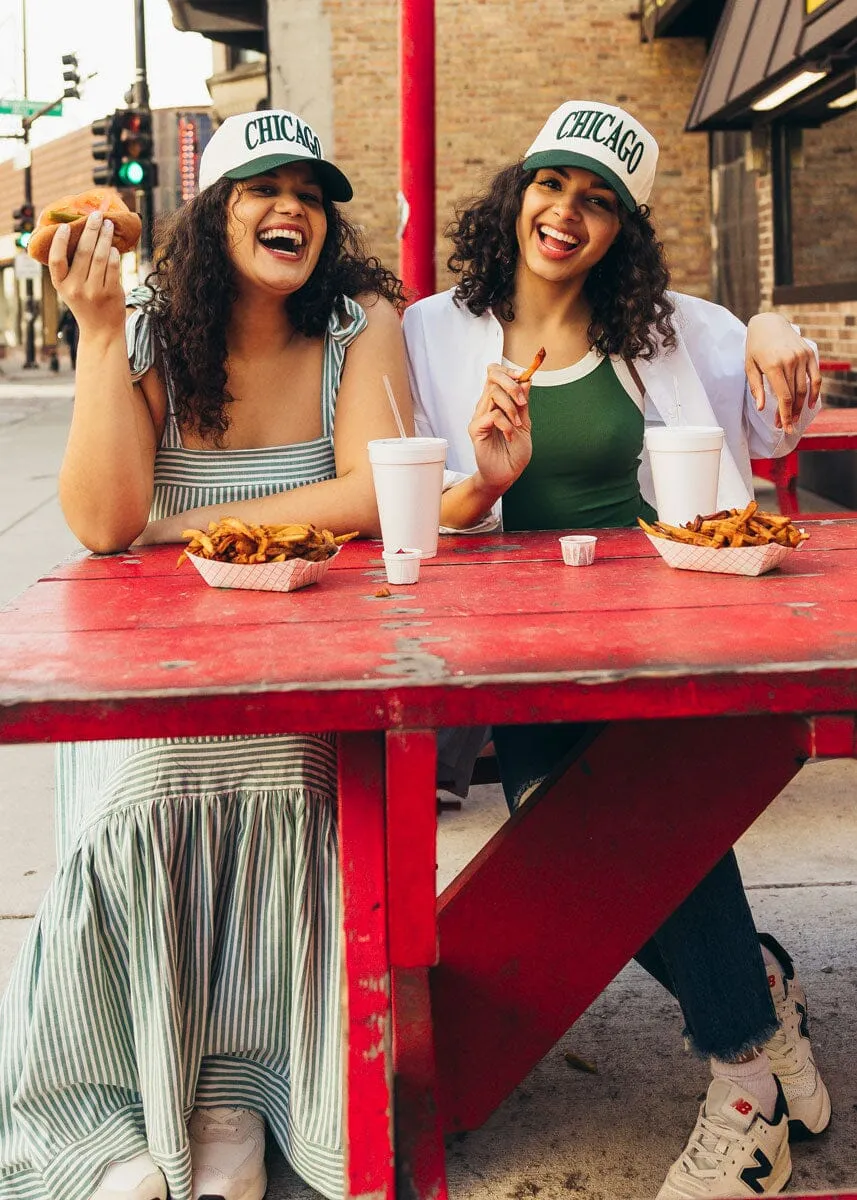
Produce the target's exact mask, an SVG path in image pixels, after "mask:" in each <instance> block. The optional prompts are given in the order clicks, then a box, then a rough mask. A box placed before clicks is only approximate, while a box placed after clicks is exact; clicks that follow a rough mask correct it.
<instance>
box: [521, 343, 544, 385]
mask: <svg viewBox="0 0 857 1200" xmlns="http://www.w3.org/2000/svg"><path fill="white" fill-rule="evenodd" d="M546 354H547V350H545V348H544V346H539V348H538V350H537V351H536V357H535V358H534V359H533V361H532V362H531V363H530V365H529V366H528V367H527V369H526V371H522V372H521V374H520V375H519V376H518V383H526V382H527V380H528V379H532V377H533V376H534V375H535V373H536V371H538V369H539V367H540V366H541V365H542V363H543V362H544V361H545V355H546Z"/></svg>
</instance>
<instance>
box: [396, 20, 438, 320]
mask: <svg viewBox="0 0 857 1200" xmlns="http://www.w3.org/2000/svg"><path fill="white" fill-rule="evenodd" d="M399 14H400V15H399V22H400V25H399V79H400V84H399V87H400V130H401V133H400V146H399V161H400V168H399V179H400V192H399V237H400V240H401V250H400V253H399V274H400V275H401V277H402V280H403V281H404V284H405V287H406V289H407V290H408V293H409V295H410V296H411V297H412V298H413V299H418V298H419V297H421V296H430V295H432V293H433V292H434V291H435V249H434V247H435V212H434V188H435V166H434V164H435V148H434V123H435V114H434V109H435V95H434V0H400V6H399Z"/></svg>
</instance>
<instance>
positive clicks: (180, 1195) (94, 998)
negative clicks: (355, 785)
mask: <svg viewBox="0 0 857 1200" xmlns="http://www.w3.org/2000/svg"><path fill="white" fill-rule="evenodd" d="M345 308H346V318H347V319H346V320H345V324H344V326H343V323H342V322H340V320H339V318H338V317H337V316H336V315H334V316H333V317H331V320H330V323H329V326H328V330H327V334H326V337H325V355H324V376H323V386H322V398H321V399H322V411H323V435H322V437H320V438H318V439H316V440H314V441H311V442H305V443H302V444H300V445H294V446H280V447H274V448H262V449H256V450H205V451H199V450H186V449H184V448H183V446H182V443H181V436H180V432H179V428H178V424H177V422H176V420H175V418H174V416H173V415H172V409H173V406H172V394H171V391H170V388H169V381H167V386H168V395H169V414H168V419H167V423H166V429H165V432H164V436H163V439H162V442H161V446H160V448H159V450H158V453H157V455H156V462H155V493H154V502H153V508H152V517H153V518H159V517H165V516H168V515H171V514H174V513H177V512H182V511H184V510H187V509H189V508H193V507H196V506H201V505H206V504H222V503H225V502H228V501H231V500H244V499H250V498H256V497H260V496H265V495H269V494H271V493H273V492H278V491H282V490H284V489H288V488H292V487H297V486H299V485H301V484H306V483H314V482H317V481H321V480H325V479H330V478H332V477H333V476H334V475H335V463H334V454H333V416H334V405H335V400H336V393H337V389H338V386H339V380H340V376H341V372H342V366H343V361H344V357H345V350H346V347H347V346H348V344H349V343H350V342H351V341H352V340H353V339H354V338H355V337H356V336H357V335H358V334H359V333H360V332H361V331H362V330H363V328H364V327H365V324H366V317H365V314H364V312H363V310H362V309H361V308H360V306H359V305H357V304H356V303H354V302H353V301H351V300H346V301H345ZM128 343H129V356H130V358H131V363H132V370H133V371H134V372H135V373H140V372H142V371H143V370H145V369H146V367H147V366H149V365H150V364H151V362H152V335H151V330H150V321H149V318H148V316H146V315H145V314H144V313H142V312H141V311H140V310H139V309H138V310H136V311H134V312H132V313H131V314H130V316H129V321H128ZM236 703H240V701H236ZM57 861H58V868H57V874H56V877H55V879H54V880H53V882H52V884H51V886H50V888H49V890H48V892H47V895H46V897H45V899H44V902H43V904H42V905H41V907H40V910H39V912H38V914H37V917H36V920H35V922H34V927H33V929H32V931H31V933H30V936H29V938H28V939H27V942H26V944H25V946H24V948H23V950H22V952H21V955H20V957H19V959H18V961H17V963H16V966H15V970H14V973H13V976H12V980H11V983H10V986H9V988H8V991H7V993H6V995H5V997H4V998H3V1001H2V1004H0V1200H88V1197H90V1196H91V1194H92V1193H93V1192H94V1191H95V1190H96V1188H97V1186H98V1183H99V1181H100V1177H101V1174H102V1173H103V1171H104V1168H105V1166H106V1165H107V1164H108V1163H109V1162H110V1161H114V1160H121V1159H126V1158H130V1157H132V1156H133V1155H135V1154H137V1153H139V1152H141V1151H143V1150H145V1149H146V1148H147V1147H148V1149H149V1152H150V1153H151V1155H152V1157H153V1159H154V1160H155V1161H156V1162H157V1163H158V1164H159V1166H160V1167H161V1168H162V1170H163V1171H164V1174H165V1176H166V1178H167V1183H168V1186H169V1191H170V1195H171V1197H172V1200H190V1197H191V1194H192V1193H191V1160H190V1151H189V1145H188V1134H187V1127H186V1122H187V1119H188V1117H189V1115H190V1113H191V1111H192V1109H193V1107H194V1106H195V1105H201V1106H214V1105H233V1106H238V1107H244V1108H252V1109H255V1110H256V1111H258V1112H259V1113H261V1114H262V1115H263V1116H264V1118H265V1120H266V1122H267V1124H268V1127H269V1129H270V1130H271V1132H272V1133H273V1135H274V1137H275V1139H276V1141H277V1143H278V1144H279V1146H280V1148H281V1149H282V1151H283V1153H284V1154H285V1156H286V1158H287V1159H288V1161H289V1162H290V1163H291V1164H292V1166H293V1167H294V1168H295V1170H296V1171H297V1172H298V1173H299V1174H300V1175H301V1176H303V1178H304V1179H305V1180H306V1181H307V1182H308V1183H309V1184H310V1185H311V1186H312V1187H314V1188H316V1189H317V1190H318V1191H319V1192H321V1193H322V1194H323V1195H325V1196H328V1197H331V1198H334V1200H336V1198H338V1197H341V1196H342V1193H343V1156H342V1136H341V1090H340V1089H341V1083H340V1081H341V1049H340V1035H341V1018H340V944H339V938H340V896H339V875H338V854H337V838H336V743H335V738H334V736H333V735H332V734H319V735H316V736H307V735H301V736H294V737H270V736H259V737H242V738H229V737H207V738H193V739H187V738H173V739H167V740H162V741H156V740H151V739H146V740H142V739H138V740H130V741H114V742H88V743H78V744H73V745H64V746H61V747H59V750H58V770H57Z"/></svg>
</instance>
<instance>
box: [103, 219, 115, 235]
mask: <svg viewBox="0 0 857 1200" xmlns="http://www.w3.org/2000/svg"><path fill="white" fill-rule="evenodd" d="M104 228H105V229H106V230H107V232H108V233H112V232H113V222H112V221H105V222H104Z"/></svg>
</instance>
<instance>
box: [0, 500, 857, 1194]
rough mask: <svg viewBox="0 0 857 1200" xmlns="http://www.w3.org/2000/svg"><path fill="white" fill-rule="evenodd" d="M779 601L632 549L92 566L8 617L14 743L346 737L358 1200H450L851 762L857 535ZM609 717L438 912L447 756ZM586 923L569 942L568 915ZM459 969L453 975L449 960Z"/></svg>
mask: <svg viewBox="0 0 857 1200" xmlns="http://www.w3.org/2000/svg"><path fill="white" fill-rule="evenodd" d="M809 527H810V529H811V535H812V536H811V539H810V541H809V542H807V543H806V544H805V545H804V546H803V547H801V549H800V550H798V551H796V552H795V553H794V554H792V555H791V556H790V557H789V558H788V559H787V560H786V562H785V563H784V565H783V567H782V568H781V569H780V570H777V571H774V572H772V573H771V574H768V575H764V576H761V577H758V578H744V577H738V576H726V575H711V574H698V573H693V572H688V571H674V570H671V569H670V568H669V567H667V566H666V564H664V563H663V562H662V561H661V559H660V558H659V557H657V555H656V554H655V551H654V550H653V548H652V547H651V546H650V544H649V542H648V541H647V539H646V538H645V536H644V535H643V534H642V533H640V532H639V531H636V530H614V531H607V532H605V531H602V532H601V534H600V536H599V543H598V558H597V561H596V563H595V565H594V566H592V567H589V568H583V569H580V568H577V569H575V568H569V567H565V566H564V565H563V564H562V561H561V559H560V556H559V553H558V545H557V541H556V535H555V534H549V533H543V534H527V535H523V534H498V535H492V536H487V537H456V538H446V539H442V542H441V547H440V553H439V555H438V557H437V558H436V559H434V560H432V561H430V562H426V563H424V564H423V570H422V578H421V580H420V582H419V583H418V584H417V585H415V586H413V587H403V588H398V589H390V590H391V591H392V593H393V594H392V595H390V596H382V595H379V592H380V591H382V590H383V587H382V585H383V582H384V577H383V573H382V571H381V569H380V557H379V546H378V543H372V542H363V543H359V542H356V543H351V544H349V545H347V546H346V547H345V548H344V550H343V551H342V553H341V554H340V555H339V557H338V558H337V560H336V561H335V562H334V564H333V565H332V567H331V570H330V573H329V574H328V576H327V578H326V579H325V580H324V581H323V583H322V584H321V585H320V586H317V587H311V588H308V589H306V590H305V591H299V592H295V593H291V594H287V595H284V594H276V593H263V592H244V591H220V590H215V589H212V588H209V587H207V586H206V585H205V583H204V582H203V581H202V579H201V578H200V577H199V575H198V574H197V573H196V572H195V571H194V570H193V569H192V568H191V567H190V566H188V565H186V566H184V567H183V568H182V569H181V570H179V571H177V570H176V569H175V561H176V553H177V552H176V549H175V547H161V548H156V549H151V550H147V551H143V552H140V553H127V554H121V555H116V556H111V557H105V558H94V557H84V558H82V559H80V560H76V561H72V562H69V563H65V564H62V565H60V566H59V567H57V568H56V569H55V570H53V571H51V572H50V573H49V574H48V575H46V576H45V577H44V578H43V579H41V580H40V581H39V582H38V583H37V584H35V585H34V586H33V587H32V588H30V589H29V590H28V591H27V592H25V593H23V595H22V596H20V597H19V598H17V599H16V600H14V601H12V602H11V603H10V604H9V605H8V606H7V607H6V609H5V610H3V611H2V612H0V742H28V741H29V742H35V741H42V742H51V741H62V740H74V739H83V740H85V739H99V738H112V737H118V736H121V737H150V736H181V735H201V734H213V733H234V734H250V733H278V732H284V731H291V732H306V731H313V730H336V731H338V732H339V733H340V735H341V736H340V740H339V760H340V802H339V821H340V836H341V857H342V874H343V895H344V929H345V946H346V954H345V969H346V975H347V978H346V981H345V988H344V995H345V997H346V999H345V1006H346V1016H345V1030H346V1038H347V1050H346V1054H345V1067H344V1073H345V1079H344V1086H345V1096H346V1113H345V1130H346V1134H345V1138H346V1147H347V1149H346V1164H347V1169H346V1189H347V1196H348V1197H349V1200H358V1198H363V1200H368V1198H369V1197H371V1198H372V1200H392V1198H393V1197H398V1200H405V1198H407V1200H411V1198H414V1200H430V1198H431V1200H445V1197H446V1196H447V1190H446V1182H445V1168H444V1154H443V1141H442V1133H443V1131H444V1130H446V1131H449V1130H458V1129H467V1128H473V1127H475V1126H476V1125H478V1124H480V1123H481V1122H482V1121H484V1120H485V1118H486V1117H487V1116H488V1115H489V1114H490V1113H491V1112H492V1111H493V1109H494V1108H496V1106H497V1105H498V1104H499V1103H500V1102H501V1101H502V1100H503V1098H504V1097H505V1096H506V1095H507V1094H508V1093H509V1092H510V1090H511V1089H512V1088H514V1087H515V1086H516V1084H518V1083H519V1082H520V1080H521V1079H522V1078H523V1077H524V1076H525V1075H526V1074H527V1073H528V1071H529V1070H530V1069H531V1067H532V1066H533V1065H534V1064H535V1062H537V1061H538V1059H539V1058H541V1057H542V1055H544V1054H545V1053H546V1052H547V1050H548V1049H549V1048H550V1046H551V1045H552V1044H553V1043H554V1042H555V1041H556V1040H557V1039H558V1038H559V1037H560V1036H561V1035H562V1034H563V1033H564V1032H565V1030H566V1029H567V1028H568V1027H569V1026H570V1025H571V1024H572V1023H573V1022H574V1020H575V1019H576V1018H577V1017H578V1016H579V1015H580V1013H581V1012H582V1011H583V1010H584V1009H585V1008H586V1007H587V1006H588V1004H589V1003H590V1002H591V1001H592V1000H593V999H594V997H595V996H596V995H597V994H598V993H599V992H600V991H601V990H602V989H603V988H604V987H605V986H606V984H607V983H608V982H609V981H610V980H611V979H612V978H613V977H614V976H615V974H616V973H617V972H618V971H619V970H620V969H621V967H622V966H623V965H624V964H625V963H626V962H627V961H628V959H629V958H630V957H631V955H632V954H633V953H634V952H635V951H636V950H637V949H638V948H639V947H640V946H641V945H642V943H643V942H644V941H645V940H646V939H647V938H648V937H649V936H650V935H651V934H652V933H653V932H654V930H655V929H656V928H657V927H658V926H659V925H660V924H661V922H662V921H663V920H664V918H665V917H666V916H667V915H668V914H669V913H670V912H671V911H672V910H673V909H674V908H675V906H676V905H677V904H678V903H679V902H680V901H681V900H682V899H683V897H684V896H685V895H687V893H688V892H689V891H690V890H691V889H692V888H693V887H694V886H695V884H696V883H697V882H698V881H699V880H700V879H701V878H702V877H703V875H704V874H705V873H706V872H707V871H708V870H709V869H710V868H711V867H712V866H713V865H714V863H715V862H716V861H717V860H718V859H719V858H720V857H721V856H722V855H723V854H724V853H725V852H726V850H727V849H728V848H729V847H730V846H731V845H732V844H733V843H734V842H735V841H736V840H737V838H738V837H739V836H740V835H741V834H742V833H743V832H744V830H745V829H746V828H747V827H748V826H749V825H750V824H751V822H752V821H753V820H754V819H755V818H756V817H757V816H758V814H759V813H760V812H761V811H762V810H763V809H764V808H765V806H766V805H767V804H768V803H769V802H770V801H771V800H772V799H773V798H774V797H775V796H776V795H777V794H778V793H779V792H780V791H781V789H782V788H783V787H784V786H785V784H786V783H787V782H788V781H789V779H791V778H792V777H793V776H794V775H795V774H796V773H797V772H798V771H799V770H800V768H801V765H802V764H803V763H804V762H805V761H806V759H807V758H808V757H810V756H813V755H815V756H834V757H844V756H852V755H854V753H855V741H857V738H855V713H857V673H855V668H857V520H854V519H851V520H849V519H843V520H839V519H825V520H820V521H817V522H813V523H811V525H810V526H809ZM580 720H586V721H601V720H603V721H609V722H610V724H609V725H607V727H606V728H605V730H604V732H603V733H602V734H601V735H600V736H599V737H598V738H597V739H596V740H595V741H594V742H593V744H592V745H591V746H590V747H589V749H588V750H587V751H586V753H585V755H584V757H583V758H582V759H581V760H579V761H578V762H577V763H576V764H574V765H573V766H572V767H571V768H570V769H569V770H568V772H567V773H566V774H565V775H564V776H563V777H562V778H561V779H560V780H559V781H558V782H557V783H556V784H555V785H554V786H553V787H551V788H550V789H548V790H547V791H546V794H544V795H543V796H541V797H540V798H538V797H536V798H534V800H533V802H528V803H527V804H526V806H525V807H524V808H523V809H522V810H521V811H520V812H519V813H517V814H516V816H515V817H514V818H513V819H512V820H511V821H510V822H508V823H507V824H506V825H505V826H504V827H503V828H502V829H501V830H500V832H499V833H498V834H497V835H496V836H495V837H494V838H493V839H492V840H491V842H489V844H488V845H487V846H486V847H485V848H484V850H483V851H482V852H481V853H480V854H479V855H478V856H477V858H476V859H475V860H474V862H473V863H471V864H470V866H469V867H468V868H467V869H466V870H465V871H464V872H463V874H462V875H460V876H459V877H458V879H456V880H455V882H454V883H453V884H452V885H451V886H450V887H449V888H448V889H447V890H446V891H445V893H444V894H443V896H442V897H441V899H440V902H439V904H436V900H435V848H436V845H435V835H436V815H435V806H436V798H435V730H436V729H437V728H439V727H442V726H444V725H483V724H491V723H498V722H504V723H514V722H550V721H580ZM570 913H573V914H574V919H573V920H569V914H570ZM438 945H439V947H440V949H439V957H438Z"/></svg>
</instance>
